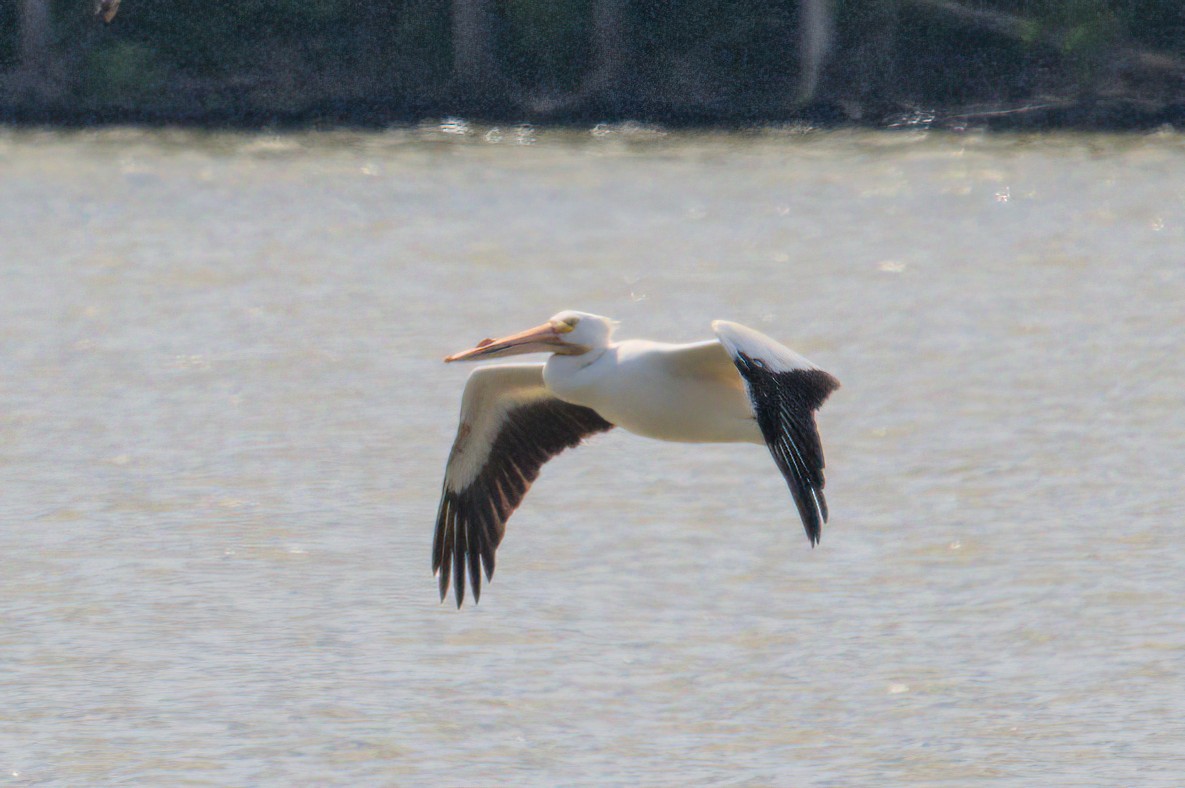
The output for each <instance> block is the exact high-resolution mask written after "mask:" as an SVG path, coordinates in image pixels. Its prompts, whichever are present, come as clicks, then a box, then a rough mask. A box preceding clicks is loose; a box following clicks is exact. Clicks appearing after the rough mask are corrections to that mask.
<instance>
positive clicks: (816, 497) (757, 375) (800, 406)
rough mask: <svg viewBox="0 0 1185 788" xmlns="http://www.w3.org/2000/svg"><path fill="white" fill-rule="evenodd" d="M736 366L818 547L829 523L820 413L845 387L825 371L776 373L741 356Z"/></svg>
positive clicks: (737, 358)
mask: <svg viewBox="0 0 1185 788" xmlns="http://www.w3.org/2000/svg"><path fill="white" fill-rule="evenodd" d="M733 362H734V363H735V364H736V367H737V370H738V371H740V373H741V377H743V378H744V379H745V382H746V384H747V386H748V389H749V398H750V399H751V400H752V402H753V412H754V415H755V416H756V418H757V426H758V427H759V428H760V429H761V434H762V437H764V438H765V443H766V445H767V446H768V447H769V452H770V454H771V455H773V458H774V462H775V463H776V464H777V466H778V470H780V471H781V472H782V476H783V477H784V478H785V479H786V486H787V487H788V488H789V489H790V496H791V497H792V498H793V499H794V504H795V506H796V508H797V509H798V515H799V518H800V519H801V520H802V526H803V528H804V529H805V530H806V536H807V540H808V541H809V542H810V544H811V547H814V546H815V545H817V544H819V540H820V539H821V537H822V531H823V523H825V522H827V502H826V499H825V498H824V497H823V486H824V484H825V483H826V482H825V479H824V476H823V467H824V464H825V463H824V461H823V445H822V441H821V440H820V438H819V429H818V426H817V425H816V424H815V415H814V412H815V411H816V410H817V409H818V408H819V407H820V406H821V405H822V404H823V402H824V401H825V400H826V399H827V397H828V396H829V395H830V394H831V392H833V391H835V389H837V388H839V381H838V380H836V379H835V378H834V377H833V376H831V375H830V374H828V373H826V372H824V371H823V370H821V369H794V370H788V371H785V372H774V371H771V370H770V369H769V368H768V366H767V365H766V364H765V363H764V362H762V361H761V360H760V359H753V358H752V357H750V356H749V355H747V354H745V353H738V354H737V355H736V356H734V358H733Z"/></svg>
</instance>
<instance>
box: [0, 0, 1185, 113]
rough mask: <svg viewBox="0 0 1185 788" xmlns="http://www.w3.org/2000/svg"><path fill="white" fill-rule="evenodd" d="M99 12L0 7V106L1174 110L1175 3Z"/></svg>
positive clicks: (581, 2)
mask: <svg viewBox="0 0 1185 788" xmlns="http://www.w3.org/2000/svg"><path fill="white" fill-rule="evenodd" d="M39 9H41V10H44V9H48V11H49V15H48V17H46V18H48V20H49V22H48V25H46V24H44V23H42V22H38V21H37V20H38V19H39V18H40V11H39ZM93 9H94V7H93V6H92V5H91V2H90V0H6V2H3V3H0V119H3V118H5V117H7V118H8V119H19V118H32V119H37V118H43V119H49V120H52V119H54V118H62V119H65V120H67V121H71V120H86V119H88V118H90V119H94V118H98V119H103V118H112V119H121V118H122V119H131V120H136V119H146V120H152V119H158V120H196V121H210V122H236V121H242V122H246V123H259V122H269V121H280V122H283V121H284V120H294V121H297V122H306V121H313V122H315V121H319V120H325V121H329V122H333V121H345V122H363V123H365V122H385V121H390V120H395V119H411V118H414V117H417V116H421V115H424V114H449V113H456V114H467V115H477V116H482V117H488V118H491V119H497V118H505V119H512V120H513V119H532V118H540V119H558V120H564V119H577V118H580V119H591V120H602V119H612V118H614V117H633V118H642V119H654V120H690V121H697V120H698V121H708V122H714V121H726V122H727V121H734V122H750V121H755V120H768V121H777V120H793V119H795V118H804V119H808V120H812V119H813V120H814V121H816V122H817V121H845V120H854V121H858V122H869V123H889V124H892V123H893V122H894V118H901V117H907V116H909V114H910V113H921V116H927V113H936V114H938V115H939V116H945V117H963V118H972V119H974V118H976V117H983V118H988V119H991V118H999V117H1006V116H1015V117H1021V116H1024V115H1025V114H1026V113H1032V112H1034V111H1037V115H1038V117H1040V118H1041V119H1042V122H1059V115H1058V113H1062V116H1061V121H1062V122H1080V123H1086V124H1090V123H1091V122H1095V121H1098V122H1102V123H1122V122H1123V117H1124V113H1126V114H1127V115H1128V116H1129V117H1133V118H1137V120H1136V121H1134V122H1136V123H1142V122H1164V121H1165V120H1166V119H1169V120H1174V119H1183V118H1185V109H1183V107H1185V0H453V2H452V3H451V4H450V3H449V2H443V1H441V0H381V2H380V1H379V0H299V1H298V0H235V2H232V3H211V2H208V0H123V3H122V6H121V7H120V9H119V13H118V15H117V16H116V17H115V19H114V20H113V22H112V23H111V24H110V25H103V24H102V23H101V22H99V21H97V20H96V19H95V18H94V17H93ZM466 13H467V14H469V16H464V14H466ZM812 14H813V16H812ZM461 19H468V20H477V21H476V22H473V23H472V24H471V25H470V27H469V28H468V30H469V33H468V34H467V35H468V37H466V36H465V35H460V34H459V33H458V30H459V29H460V28H458V26H457V25H458V24H460V23H459V22H458V21H457V20H461ZM812 20H813V21H812ZM820 20H821V21H820ZM34 28H37V29H34ZM42 28H44V29H42ZM466 63H468V64H469V66H468V67H466V65H465V64H466ZM473 64H477V65H476V66H474V65H473ZM808 76H809V77H811V78H810V79H807V78H806V77H808Z"/></svg>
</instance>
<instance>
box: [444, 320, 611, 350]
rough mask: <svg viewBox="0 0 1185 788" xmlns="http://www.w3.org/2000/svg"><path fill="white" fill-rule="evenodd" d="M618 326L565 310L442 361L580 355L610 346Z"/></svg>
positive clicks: (479, 343)
mask: <svg viewBox="0 0 1185 788" xmlns="http://www.w3.org/2000/svg"><path fill="white" fill-rule="evenodd" d="M616 326H617V323H616V322H615V321H613V320H610V319H609V318H607V317H601V316H600V315H591V314H589V313H588V312H574V311H572V310H570V309H569V310H565V311H563V312H560V313H559V314H557V315H554V316H553V317H552V318H551V319H550V320H548V321H547V322H546V323H544V324H542V325H538V326H535V327H534V328H528V329H527V330H526V331H520V332H519V333H517V334H511V335H510V336H506V337H502V338H501V339H483V340H482V341H480V342H478V343H477V345H476V346H474V347H472V348H470V349H469V350H462V351H461V352H460V353H454V354H452V355H451V356H446V357H445V359H444V360H445V361H446V362H449V361H482V360H485V359H487V358H497V357H499V356H513V355H517V354H519V353H559V354H560V355H565V356H579V355H581V354H582V353H588V352H589V351H591V350H595V349H597V348H603V347H605V346H606V345H608V344H609V338H610V337H611V336H612V335H613V329H614V328H615V327H616Z"/></svg>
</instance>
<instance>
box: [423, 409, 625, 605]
mask: <svg viewBox="0 0 1185 788" xmlns="http://www.w3.org/2000/svg"><path fill="white" fill-rule="evenodd" d="M612 428H613V425H612V424H610V423H609V422H607V421H605V420H604V419H603V418H601V417H600V416H599V415H598V414H597V412H596V411H594V410H592V409H590V408H585V407H581V406H579V405H571V404H569V403H566V402H561V401H560V400H543V401H541V402H535V403H531V404H529V405H525V406H521V407H519V408H517V409H516V410H515V411H514V412H512V414H511V416H510V417H509V418H508V419H507V421H506V423H505V424H504V425H503V428H502V431H501V432H500V433H499V434H498V437H497V439H496V440H495V442H494V445H493V446H492V447H491V449H490V459H489V460H488V461H487V463H486V465H485V467H484V468H483V469H482V471H481V473H480V474H479V475H478V477H477V478H476V479H474V480H473V481H471V482H470V483H469V484H468V485H467V486H465V487H464V488H462V489H460V490H450V489H449V486H448V482H447V481H446V483H445V487H444V490H443V492H442V495H441V502H440V509H439V512H438V514H437V517H436V537H435V541H434V542H433V546H432V570H433V571H434V572H437V577H438V580H439V584H440V598H441V601H442V602H443V601H444V599H445V597H446V596H447V595H448V589H449V581H450V579H451V580H452V587H453V594H454V596H455V598H456V601H457V607H458V608H459V607H461V605H462V604H463V603H464V600H465V581H466V574H468V576H469V585H470V587H471V588H472V589H473V601H474V602H475V603H476V602H478V601H479V600H480V599H481V575H482V571H483V569H484V571H485V576H486V581H487V582H489V581H490V580H492V579H493V577H494V563H495V562H494V555H495V551H496V550H497V549H498V545H499V543H500V542H501V541H502V536H503V534H504V533H505V529H506V520H507V519H508V518H509V517H510V515H511V514H512V513H513V512H514V510H515V509H516V508H518V505H519V503H521V502H522V499H523V496H524V495H526V492H527V490H528V489H529V488H530V486H531V482H533V481H534V480H535V479H536V477H538V476H539V469H540V468H541V467H542V465H543V464H544V463H545V462H547V460H548V459H550V458H551V457H553V456H555V455H556V454H559V453H560V452H562V451H563V450H564V449H567V448H571V447H573V446H576V445H578V444H579V443H580V442H581V441H582V440H583V439H584V438H585V437H587V436H589V435H592V434H593V433H597V432H604V431H605V430H609V429H612ZM454 451H456V448H455V447H454Z"/></svg>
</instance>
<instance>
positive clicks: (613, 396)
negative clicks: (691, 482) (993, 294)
mask: <svg viewBox="0 0 1185 788" xmlns="http://www.w3.org/2000/svg"><path fill="white" fill-rule="evenodd" d="M615 326H616V323H615V322H614V321H612V320H610V319H609V318H606V317H601V316H599V315H592V314H588V313H587V312H574V311H565V312H560V313H559V314H557V315H555V316H554V317H552V318H551V319H550V320H549V321H547V322H546V323H544V324H542V325H540V326H536V327H535V328H532V329H529V330H527V331H523V332H520V333H518V334H513V335H510V336H507V337H504V338H502V339H498V340H493V339H486V340H483V341H482V342H480V343H478V345H477V346H476V347H474V348H472V349H470V350H466V351H462V352H460V353H455V354H453V355H451V356H448V357H447V358H445V361H446V362H453V361H479V360H484V359H489V358H497V357H501V356H508V355H513V354H520V353H538V352H546V353H551V354H552V355H551V356H550V357H549V358H548V360H547V361H546V362H545V363H536V364H507V365H500V366H493V367H484V368H480V369H478V370H476V371H474V373H473V374H472V375H470V377H469V381H468V383H467V384H466V385H465V393H464V395H463V397H462V400H461V421H460V425H459V426H458V429H457V437H456V440H455V441H454V443H453V448H452V452H451V453H450V455H449V459H448V464H447V466H446V468H445V478H444V490H443V493H442V496H441V501H440V508H439V510H438V514H437V518H436V537H435V541H434V544H433V549H432V570H433V572H435V573H436V576H437V578H438V580H439V583H440V596H441V600H442V601H443V599H444V598H445V596H446V595H447V593H448V588H449V579H450V575H451V576H452V579H453V589H454V593H455V596H456V600H457V606H458V607H460V606H461V604H462V602H463V601H464V598H465V576H466V571H468V576H469V581H470V582H469V584H470V585H471V586H472V588H473V597H474V600H477V599H479V598H480V596H481V575H482V569H484V570H485V575H486V580H487V581H488V580H490V579H492V577H493V574H494V553H495V550H496V549H497V547H498V545H499V543H500V542H501V541H502V537H503V535H504V533H505V529H506V521H507V519H509V517H510V515H511V513H512V512H513V511H514V510H515V509H516V508H517V507H518V505H519V503H521V502H522V499H523V496H524V495H526V492H527V489H528V488H529V487H530V485H531V483H532V482H533V481H534V480H535V479H536V478H537V477H538V475H539V469H540V468H541V467H542V466H543V464H544V463H545V462H547V460H549V459H550V458H551V457H553V456H555V455H556V454H559V453H560V452H562V451H563V450H564V449H566V448H571V447H573V446H576V445H578V444H580V443H581V442H582V441H584V440H585V439H586V438H588V437H589V436H591V435H594V434H596V433H599V432H604V431H607V430H610V429H612V428H613V427H621V428H622V429H624V430H626V431H628V432H632V433H634V434H635V435H641V436H643V437H646V438H655V439H658V440H665V441H679V442H687V443H757V444H762V443H764V444H765V445H766V446H767V447H768V449H769V452H770V454H771V455H772V456H773V459H774V463H775V464H776V465H777V467H778V469H779V470H780V471H781V472H782V475H783V476H784V477H785V479H786V483H787V486H788V487H789V489H790V493H791V496H792V497H793V499H794V502H795V504H796V505H797V508H798V513H799V516H800V517H801V519H802V523H803V527H804V528H805V529H806V534H807V538H808V539H809V540H810V542H811V544H812V545H814V544H816V543H818V541H819V536H820V533H821V529H822V523H825V522H826V521H827V501H826V499H825V498H824V497H823V486H824V478H823V467H824V462H823V448H822V443H821V441H820V439H819V432H818V428H817V426H816V424H815V416H814V413H815V411H816V410H817V409H818V408H819V407H820V406H821V405H822V404H823V402H824V401H825V400H826V399H827V397H828V396H829V395H830V394H831V392H832V391H834V390H835V389H837V388H838V387H839V381H838V380H836V379H835V378H834V377H832V376H831V375H829V374H828V373H826V372H824V371H823V370H821V369H819V368H818V367H816V366H815V365H814V364H812V363H811V362H810V361H807V360H806V359H805V358H803V357H802V356H800V355H798V354H797V353H795V352H794V351H792V350H790V349H789V348H786V347H784V346H782V345H780V344H778V343H777V342H775V341H774V340H772V339H770V338H769V337H767V336H765V335H764V334H761V333H760V332H757V331H754V330H753V329H751V328H746V327H745V326H742V325H740V324H738V323H730V322H727V321H723V320H717V321H715V322H713V323H712V329H713V331H714V332H715V334H716V339H714V340H709V341H706V342H696V343H692V344H684V345H674V344H667V343H661V342H651V341H648V340H638V339H634V340H625V341H622V342H614V341H613V330H614V328H615Z"/></svg>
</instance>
